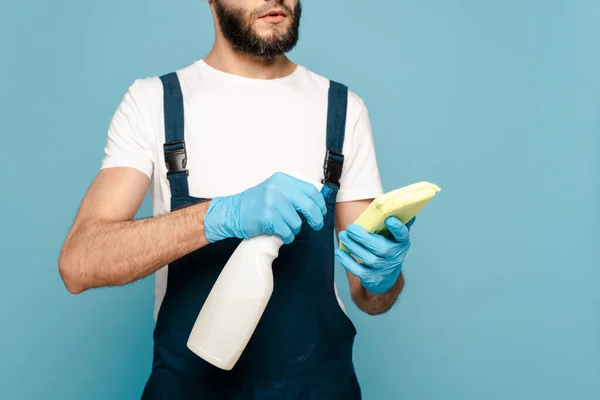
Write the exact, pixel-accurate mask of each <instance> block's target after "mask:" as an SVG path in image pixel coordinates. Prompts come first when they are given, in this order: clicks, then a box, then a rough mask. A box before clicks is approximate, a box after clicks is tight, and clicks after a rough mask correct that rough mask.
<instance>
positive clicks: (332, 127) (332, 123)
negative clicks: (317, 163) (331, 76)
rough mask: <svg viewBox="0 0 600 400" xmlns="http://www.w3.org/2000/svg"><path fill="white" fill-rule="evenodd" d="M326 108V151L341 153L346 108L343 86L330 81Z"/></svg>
mask: <svg viewBox="0 0 600 400" xmlns="http://www.w3.org/2000/svg"><path fill="white" fill-rule="evenodd" d="M327 107H328V108H327V149H328V150H331V151H335V152H336V153H342V148H343V146H344V136H345V133H346V109H347V107H348V88H347V87H346V86H345V85H343V84H341V83H339V82H335V81H330V83H329V98H328V105H327Z"/></svg>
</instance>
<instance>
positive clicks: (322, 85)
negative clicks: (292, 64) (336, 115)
mask: <svg viewBox="0 0 600 400" xmlns="http://www.w3.org/2000/svg"><path fill="white" fill-rule="evenodd" d="M302 68H303V69H304V70H305V72H306V76H307V78H308V80H309V82H311V83H312V84H313V85H314V86H315V87H317V88H319V90H322V91H328V90H329V86H330V83H331V82H332V81H335V82H337V83H339V84H342V85H344V86H345V87H346V88H347V90H348V108H347V120H348V123H349V124H350V125H351V126H352V125H353V124H354V123H356V121H357V120H358V118H359V117H360V115H361V114H362V113H363V110H364V109H365V108H366V105H365V101H364V100H363V98H362V97H361V96H360V95H359V94H358V93H357V92H355V91H354V90H352V88H350V87H349V86H348V85H347V84H346V83H345V82H343V81H338V80H336V79H332V78H328V77H326V76H324V75H321V74H319V73H317V72H315V71H313V70H310V69H308V68H306V67H303V66H302Z"/></svg>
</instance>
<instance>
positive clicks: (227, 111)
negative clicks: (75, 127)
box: [101, 60, 382, 316]
mask: <svg viewBox="0 0 600 400" xmlns="http://www.w3.org/2000/svg"><path fill="white" fill-rule="evenodd" d="M177 74H178V77H179V81H180V85H181V90H182V93H183V99H184V116H185V144H186V150H187V169H188V170H189V176H188V183H189V194H190V196H194V197H202V198H213V197H215V196H224V195H230V194H235V193H239V192H241V191H243V190H245V189H247V188H248V187H251V186H254V185H256V184H258V183H260V182H262V181H263V180H265V179H266V178H268V177H269V176H271V175H272V174H273V173H274V172H277V171H281V172H285V173H289V174H292V175H300V176H301V177H303V178H307V179H311V180H313V181H314V182H319V181H320V180H321V178H322V175H323V160H324V156H325V151H326V123H327V95H328V89H329V80H328V79H326V78H324V77H322V76H320V75H318V74H316V73H314V72H312V71H309V70H308V69H307V68H305V67H303V66H301V65H298V66H297V67H296V69H295V70H294V72H293V73H292V74H290V75H288V76H286V77H283V78H278V79H251V78H245V77H240V76H237V75H233V74H229V73H226V72H222V71H220V70H217V69H215V68H212V67H211V66H209V65H208V64H207V63H205V62H204V61H203V60H199V61H196V62H194V63H193V64H191V65H189V66H186V67H185V68H182V69H179V70H178V71H177ZM163 118H164V115H163V88H162V83H161V81H160V78H159V77H158V76H154V77H148V78H144V79H137V80H135V81H134V82H133V84H132V85H131V86H130V87H129V89H128V91H127V93H126V94H125V96H124V98H123V99H122V102H121V104H120V105H119V107H118V109H117V110H116V112H115V114H114V116H113V118H112V121H111V124H110V127H109V130H108V135H107V142H106V147H105V157H104V159H103V161H102V165H101V168H110V167H131V168H136V169H138V170H140V171H142V172H143V173H144V174H146V175H147V176H148V177H149V178H150V180H151V181H150V196H151V200H152V208H153V215H154V216H159V215H162V214H165V213H168V212H169V211H170V196H171V193H170V187H169V181H168V179H167V176H166V172H167V169H166V165H165V160H164V153H163V144H164V142H165V133H164V119H163ZM343 154H344V167H343V172H342V177H341V180H340V190H339V193H338V197H337V201H338V202H346V201H353V200H360V199H368V198H374V197H376V196H378V195H380V194H381V193H382V185H381V180H380V177H379V170H378V166H377V160H376V156H375V148H374V142H373V136H372V133H371V124H370V120H369V115H368V111H367V108H366V107H365V104H364V102H363V100H362V99H361V98H360V97H359V96H358V95H357V94H355V93H354V92H352V91H349V94H348V110H347V120H346V134H345V139H344V146H343ZM167 267H168V266H165V268H162V269H161V270H159V271H158V272H157V275H156V302H155V316H156V315H157V314H156V313H157V311H158V308H159V307H160V303H161V301H162V298H163V296H164V293H165V290H166V277H167V276H166V274H167V270H168V268H167Z"/></svg>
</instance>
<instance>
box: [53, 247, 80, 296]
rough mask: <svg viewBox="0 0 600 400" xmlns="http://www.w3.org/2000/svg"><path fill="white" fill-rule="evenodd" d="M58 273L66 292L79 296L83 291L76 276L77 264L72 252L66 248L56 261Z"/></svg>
mask: <svg viewBox="0 0 600 400" xmlns="http://www.w3.org/2000/svg"><path fill="white" fill-rule="evenodd" d="M58 273H59V275H60V278H61V279H62V281H63V284H64V285H65V288H66V289H67V291H68V292H69V293H71V294H80V293H83V292H84V291H85V289H86V288H85V287H84V286H83V285H82V284H81V282H80V280H79V277H78V274H77V262H76V260H75V257H74V256H73V254H72V252H71V251H69V250H68V249H66V248H63V250H62V251H61V253H60V257H59V259H58Z"/></svg>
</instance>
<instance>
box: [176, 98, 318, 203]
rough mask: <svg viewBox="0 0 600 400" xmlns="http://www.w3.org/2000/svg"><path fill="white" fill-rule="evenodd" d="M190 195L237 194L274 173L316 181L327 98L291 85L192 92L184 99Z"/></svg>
mask: <svg viewBox="0 0 600 400" xmlns="http://www.w3.org/2000/svg"><path fill="white" fill-rule="evenodd" d="M184 113H185V140H186V147H187V153H188V164H187V165H188V169H189V171H190V175H189V177H188V182H189V186H190V194H192V195H194V196H197V197H214V196H217V195H227V194H233V193H238V192H240V191H242V190H244V189H246V188H248V187H250V186H253V185H256V184H258V183H259V182H261V181H263V180H264V179H266V178H267V177H269V176H270V175H272V174H273V173H274V172H278V171H281V172H286V173H290V174H301V175H302V176H305V177H307V178H311V179H315V180H318V179H320V176H321V171H322V162H323V157H324V154H325V149H326V125H327V101H326V97H325V96H307V95H301V94H300V93H294V91H293V90H289V89H287V90H283V91H281V92H277V91H270V92H269V95H268V96H266V95H264V94H262V93H260V92H258V93H257V92H254V91H252V90H248V91H240V90H237V91H236V92H235V93H226V92H219V93H210V96H209V95H207V96H194V97H193V98H192V99H190V100H189V101H186V103H185V111H184Z"/></svg>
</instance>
